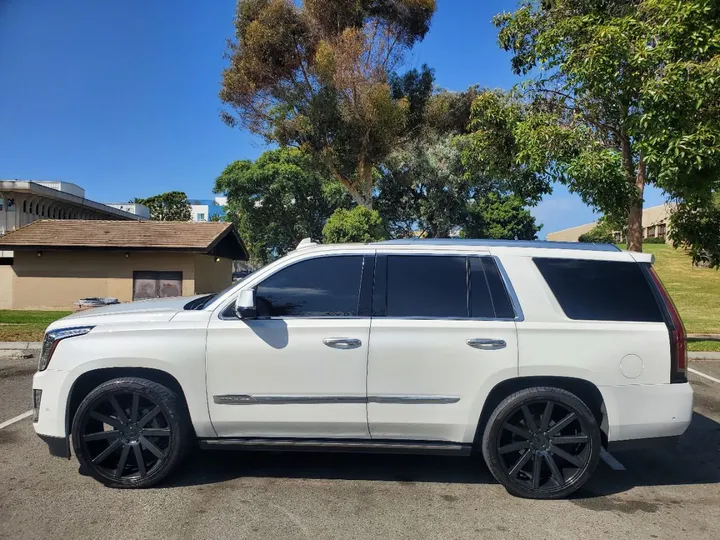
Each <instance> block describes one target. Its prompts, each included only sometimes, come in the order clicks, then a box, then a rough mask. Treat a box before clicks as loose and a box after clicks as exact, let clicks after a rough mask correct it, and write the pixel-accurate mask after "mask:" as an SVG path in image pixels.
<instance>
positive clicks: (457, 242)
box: [373, 238, 622, 251]
mask: <svg viewBox="0 0 720 540" xmlns="http://www.w3.org/2000/svg"><path fill="white" fill-rule="evenodd" d="M418 244H424V245H431V246H436V245H437V246H457V247H462V246H470V247H520V248H544V249H577V250H582V251H622V250H621V249H620V248H619V247H617V246H616V245H614V244H592V243H583V242H551V241H548V240H495V239H481V238H414V239H413V238H410V239H400V240H385V241H383V242H375V243H374V244H373V245H376V246H382V245H395V246H402V245H405V246H411V245H418Z"/></svg>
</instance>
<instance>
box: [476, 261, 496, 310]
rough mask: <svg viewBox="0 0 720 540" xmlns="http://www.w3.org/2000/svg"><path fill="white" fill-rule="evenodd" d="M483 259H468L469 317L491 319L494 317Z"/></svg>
mask: <svg viewBox="0 0 720 540" xmlns="http://www.w3.org/2000/svg"><path fill="white" fill-rule="evenodd" d="M483 259H487V257H482V258H479V257H470V316H471V317H484V318H487V319H492V318H494V317H495V308H493V302H492V298H491V297H490V289H488V283H487V278H486V277H485V269H484V268H483Z"/></svg>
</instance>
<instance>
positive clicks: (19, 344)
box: [0, 341, 42, 351]
mask: <svg viewBox="0 0 720 540" xmlns="http://www.w3.org/2000/svg"><path fill="white" fill-rule="evenodd" d="M27 349H42V343H40V342H39V341H0V351H24V350H27Z"/></svg>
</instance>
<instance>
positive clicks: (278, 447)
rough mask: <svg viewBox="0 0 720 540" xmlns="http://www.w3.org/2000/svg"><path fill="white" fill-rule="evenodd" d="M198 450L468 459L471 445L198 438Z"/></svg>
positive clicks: (415, 442) (421, 442)
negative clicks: (464, 457)
mask: <svg viewBox="0 0 720 540" xmlns="http://www.w3.org/2000/svg"><path fill="white" fill-rule="evenodd" d="M199 444H200V448H203V449H213V450H253V451H287V452H361V453H371V454H373V453H374V454H431V455H440V456H469V455H470V454H471V453H472V445H471V444H460V443H448V442H434V441H402V440H364V439H274V438H222V439H200V441H199Z"/></svg>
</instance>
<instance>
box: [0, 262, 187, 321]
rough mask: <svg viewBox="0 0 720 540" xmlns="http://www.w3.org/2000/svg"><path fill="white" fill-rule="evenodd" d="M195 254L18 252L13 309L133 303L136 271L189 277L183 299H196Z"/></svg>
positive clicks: (184, 278)
mask: <svg viewBox="0 0 720 540" xmlns="http://www.w3.org/2000/svg"><path fill="white" fill-rule="evenodd" d="M195 257H196V255H195V254H190V253H188V254H184V253H142V252H131V253H129V254H128V256H127V257H126V255H125V253H123V252H95V251H44V252H42V256H41V257H38V256H37V254H36V253H35V252H34V251H33V252H27V251H16V252H15V260H14V262H13V265H12V266H11V267H9V268H12V270H13V273H14V276H13V299H12V307H13V309H73V308H74V307H75V302H76V301H78V300H79V299H80V298H87V297H91V296H98V297H108V296H109V297H114V298H117V299H118V300H120V301H121V302H130V301H131V300H132V294H133V272H134V271H138V270H154V271H174V272H182V273H183V284H182V294H183V296H190V295H193V294H195Z"/></svg>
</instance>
